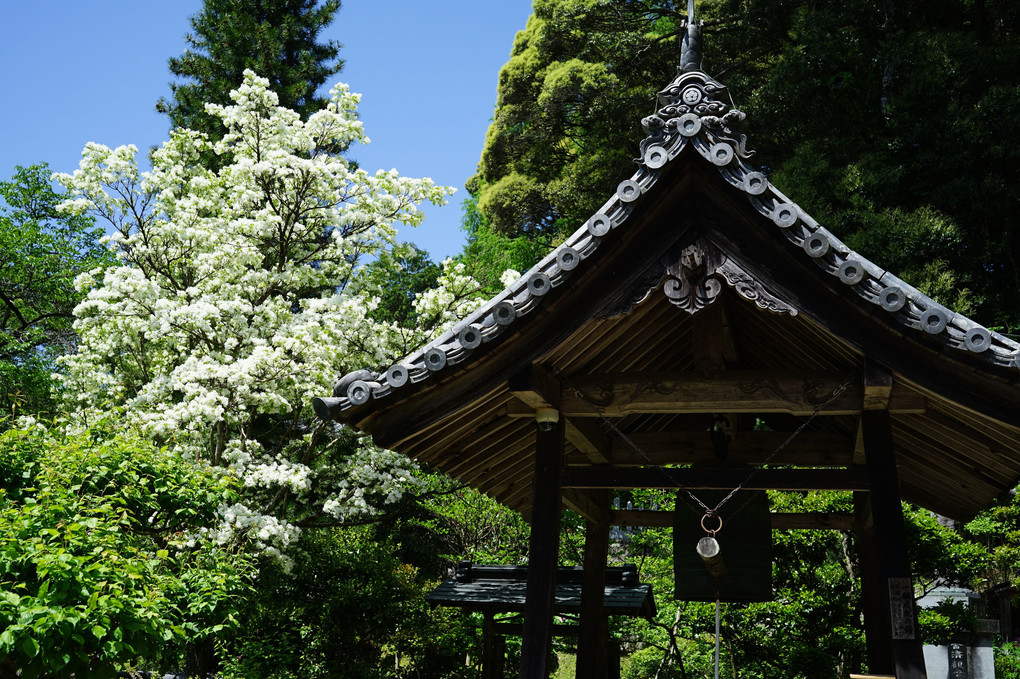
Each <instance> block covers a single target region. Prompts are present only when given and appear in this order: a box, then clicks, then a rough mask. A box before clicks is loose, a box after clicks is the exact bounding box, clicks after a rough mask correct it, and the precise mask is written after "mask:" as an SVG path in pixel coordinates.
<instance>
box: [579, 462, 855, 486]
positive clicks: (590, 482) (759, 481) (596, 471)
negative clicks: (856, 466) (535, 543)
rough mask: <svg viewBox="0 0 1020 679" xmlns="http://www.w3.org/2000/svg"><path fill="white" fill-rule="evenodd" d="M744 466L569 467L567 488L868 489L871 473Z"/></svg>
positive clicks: (847, 470) (845, 470)
mask: <svg viewBox="0 0 1020 679" xmlns="http://www.w3.org/2000/svg"><path fill="white" fill-rule="evenodd" d="M748 474H749V472H748V471H747V470H743V469H703V468H684V469H669V468H666V467H628V468H619V467H567V469H566V470H564V472H563V487H564V488H591V489H594V488H609V489H627V488H680V487H683V488H689V489H691V490H696V489H715V490H728V489H731V488H736V487H737V486H739V485H741V484H743V487H744V488H745V489H747V490H867V488H868V480H867V475H866V474H865V473H864V472H863V471H862V470H849V469H761V470H758V472H757V473H756V474H755V475H754V477H753V478H751V479H748Z"/></svg>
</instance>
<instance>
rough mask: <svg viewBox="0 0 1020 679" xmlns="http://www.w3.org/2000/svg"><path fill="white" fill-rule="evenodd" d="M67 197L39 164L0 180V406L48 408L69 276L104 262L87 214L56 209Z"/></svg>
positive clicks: (66, 330)
mask: <svg viewBox="0 0 1020 679" xmlns="http://www.w3.org/2000/svg"><path fill="white" fill-rule="evenodd" d="M67 197H68V196H67V195H66V194H65V193H61V192H57V191H55V190H54V188H53V186H52V185H51V184H50V171H49V168H48V167H47V166H46V165H45V164H43V165H32V166H31V167H20V166H19V167H18V168H17V169H16V171H15V173H14V176H13V177H11V179H10V180H8V181H0V413H6V414H8V415H10V414H11V412H12V409H13V408H15V406H17V408H19V409H21V410H24V411H26V412H32V413H40V412H43V411H49V410H51V409H52V407H53V405H52V403H51V401H50V373H51V372H53V370H54V367H55V366H54V359H55V358H56V357H57V356H60V355H61V354H63V353H65V352H67V351H69V350H72V349H73V348H74V344H75V336H74V331H73V330H72V329H71V321H72V320H73V319H72V313H71V312H72V311H73V310H74V307H75V305H77V304H78V302H80V301H81V295H80V294H79V293H78V292H77V291H76V290H75V289H74V279H75V277H76V276H77V275H78V274H80V273H83V272H85V271H89V270H90V269H93V268H95V267H98V266H102V265H104V264H107V263H109V262H111V261H112V255H111V254H110V253H109V252H107V250H106V248H104V247H102V246H101V245H100V244H99V243H98V240H97V239H98V237H99V236H100V235H101V234H102V231H101V229H99V228H98V227H96V226H95V224H94V222H93V220H92V219H91V218H89V217H84V216H74V215H66V214H62V213H59V212H58V211H57V205H59V204H60V203H61V202H62V201H63V200H65V199H66V198H67Z"/></svg>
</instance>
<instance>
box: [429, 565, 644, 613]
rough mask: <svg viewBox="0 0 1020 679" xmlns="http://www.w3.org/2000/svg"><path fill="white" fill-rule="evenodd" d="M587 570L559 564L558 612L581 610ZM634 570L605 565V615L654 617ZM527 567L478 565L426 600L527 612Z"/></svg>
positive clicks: (473, 609)
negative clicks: (465, 575) (525, 608)
mask: <svg viewBox="0 0 1020 679" xmlns="http://www.w3.org/2000/svg"><path fill="white" fill-rule="evenodd" d="M584 573H585V571H584V570H582V569H580V568H570V567H560V568H558V569H557V572H556V594H555V599H554V604H553V610H554V611H555V612H556V613H575V614H576V613H579V612H580V611H581V601H582V589H583V585H584V582H583V581H584ZM625 573H631V574H633V573H635V567H634V566H610V567H607V568H606V582H605V585H604V589H603V594H602V600H603V605H602V613H603V614H605V615H626V616H632V617H635V616H644V617H647V616H654V615H655V599H654V597H653V595H652V590H651V585H648V584H641V583H638V582H636V580H635V581H633V582H632V581H631V580H630V578H629V577H628V578H626V579H625V578H624V577H623V576H624V574H625ZM527 577H528V567H527V566H478V565H474V566H472V568H471V576H470V577H469V578H467V579H465V581H463V582H461V581H458V580H445V581H443V582H442V583H440V584H439V586H437V587H436V588H435V589H434V590H433V591H432V592H431V593H429V594H428V595H427V596H426V597H425V600H426V601H427V602H429V603H430V604H431V605H434V606H454V607H457V608H463V609H465V610H470V611H494V612H497V613H500V612H504V613H516V612H522V611H524V607H525V601H526V597H527Z"/></svg>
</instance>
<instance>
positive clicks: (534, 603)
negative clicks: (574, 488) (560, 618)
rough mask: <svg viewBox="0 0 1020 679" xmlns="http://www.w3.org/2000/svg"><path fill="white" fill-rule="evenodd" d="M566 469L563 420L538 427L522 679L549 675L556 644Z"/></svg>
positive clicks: (522, 649) (525, 602) (522, 651)
mask: <svg viewBox="0 0 1020 679" xmlns="http://www.w3.org/2000/svg"><path fill="white" fill-rule="evenodd" d="M562 471H563V421H562V420H560V421H558V422H557V423H556V424H555V425H554V426H552V427H551V428H549V427H538V431H537V432H536V436H535V478H534V484H533V486H532V489H533V490H532V501H531V537H530V540H529V546H528V589H527V594H526V595H525V601H524V631H523V637H522V641H521V672H520V678H521V679H547V677H548V676H549V668H548V662H549V652H550V650H551V649H552V630H553V602H554V600H555V595H556V570H557V566H558V560H559V544H560V508H561V507H562V503H561V499H560V476H561V474H562Z"/></svg>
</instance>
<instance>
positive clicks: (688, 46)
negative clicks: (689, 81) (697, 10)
mask: <svg viewBox="0 0 1020 679" xmlns="http://www.w3.org/2000/svg"><path fill="white" fill-rule="evenodd" d="M686 28H687V31H686V32H685V33H684V37H683V38H682V39H681V42H680V71H681V72H682V73H687V72H689V71H697V70H700V69H701V24H700V23H699V22H698V21H696V20H695V18H694V0H687V22H686Z"/></svg>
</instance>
